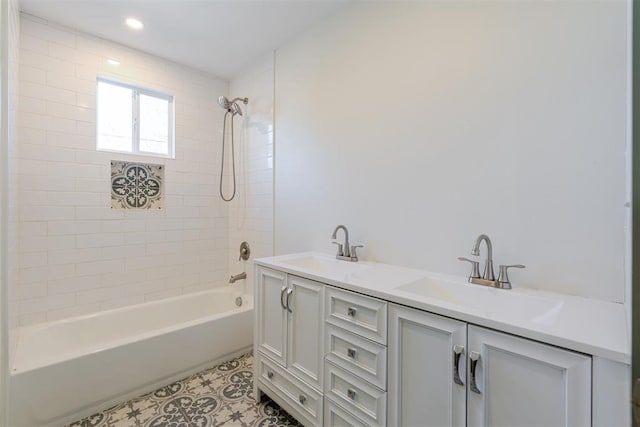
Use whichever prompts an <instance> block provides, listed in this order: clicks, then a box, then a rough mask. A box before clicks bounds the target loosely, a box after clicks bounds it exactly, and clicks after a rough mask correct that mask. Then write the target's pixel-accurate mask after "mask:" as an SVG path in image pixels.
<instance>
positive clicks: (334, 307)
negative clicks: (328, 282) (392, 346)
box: [325, 287, 387, 345]
mask: <svg viewBox="0 0 640 427" xmlns="http://www.w3.org/2000/svg"><path fill="white" fill-rule="evenodd" d="M326 301H327V307H326V310H325V312H326V313H327V321H328V322H329V323H331V324H333V325H336V326H340V327H341V328H343V329H346V330H348V331H351V332H353V333H355V334H357V335H362V336H363V337H365V338H369V339H370V340H372V341H375V342H377V343H380V344H383V345H386V344H387V303H386V301H382V300H379V299H376V298H371V297H367V296H364V295H360V294H356V293H353V292H347V291H343V290H340V289H336V288H333V287H327V300H326Z"/></svg>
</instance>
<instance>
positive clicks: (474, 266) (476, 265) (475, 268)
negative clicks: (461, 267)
mask: <svg viewBox="0 0 640 427" xmlns="http://www.w3.org/2000/svg"><path fill="white" fill-rule="evenodd" d="M458 261H466V262H468V263H470V264H471V274H470V275H469V281H471V279H477V278H479V277H480V261H474V260H472V259H469V258H465V257H458Z"/></svg>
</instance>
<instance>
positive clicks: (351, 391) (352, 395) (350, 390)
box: [347, 388, 356, 400]
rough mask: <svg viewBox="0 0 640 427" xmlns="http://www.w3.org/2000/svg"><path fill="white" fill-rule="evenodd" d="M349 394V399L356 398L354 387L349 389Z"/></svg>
mask: <svg viewBox="0 0 640 427" xmlns="http://www.w3.org/2000/svg"><path fill="white" fill-rule="evenodd" d="M347 396H349V399H351V400H356V391H355V390H354V389H352V388H350V389H348V390H347Z"/></svg>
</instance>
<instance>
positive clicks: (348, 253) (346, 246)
mask: <svg viewBox="0 0 640 427" xmlns="http://www.w3.org/2000/svg"><path fill="white" fill-rule="evenodd" d="M338 230H343V231H344V245H343V248H344V254H343V255H344V256H345V257H347V258H348V257H350V256H351V250H350V246H349V230H347V227H345V226H344V225H342V224H340V225H338V226H337V227H336V229H335V230H333V234H332V235H331V238H332V239H335V238H336V237H337V236H338Z"/></svg>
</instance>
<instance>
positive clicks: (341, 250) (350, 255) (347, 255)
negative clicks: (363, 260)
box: [331, 224, 364, 262]
mask: <svg viewBox="0 0 640 427" xmlns="http://www.w3.org/2000/svg"><path fill="white" fill-rule="evenodd" d="M338 230H343V231H344V244H343V243H339V242H331V243H333V244H334V245H338V252H337V253H336V259H341V260H345V261H351V262H358V255H357V254H356V250H357V249H358V248H362V247H364V246H363V245H353V246H350V245H349V230H347V227H345V226H344V225H342V224H340V225H338V226H337V227H336V229H335V230H333V234H332V235H331V238H332V239H336V238H337V236H338Z"/></svg>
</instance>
